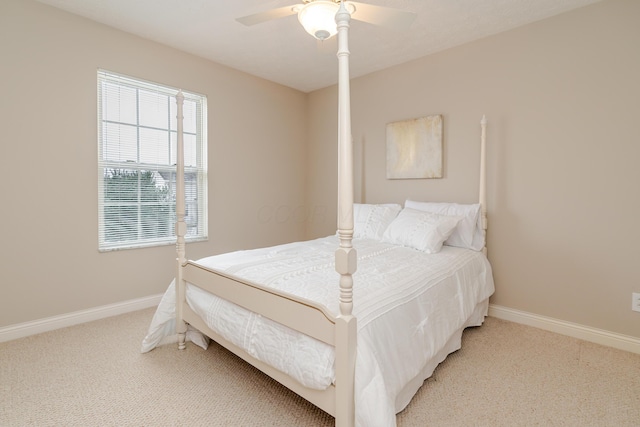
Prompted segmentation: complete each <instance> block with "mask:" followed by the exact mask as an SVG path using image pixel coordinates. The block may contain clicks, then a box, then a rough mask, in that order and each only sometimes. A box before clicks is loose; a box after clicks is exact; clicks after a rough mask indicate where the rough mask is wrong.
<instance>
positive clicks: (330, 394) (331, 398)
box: [184, 306, 336, 416]
mask: <svg viewBox="0 0 640 427" xmlns="http://www.w3.org/2000/svg"><path fill="white" fill-rule="evenodd" d="M184 319H185V320H186V321H187V322H188V323H189V324H190V325H191V326H193V327H194V328H196V329H198V330H199V331H200V332H202V333H204V334H205V335H206V336H208V337H209V338H211V339H212V340H214V341H215V342H217V343H218V344H220V345H222V346H223V347H225V348H226V349H227V350H229V351H231V352H233V353H234V354H236V355H237V356H239V357H241V358H242V359H244V360H245V361H246V362H248V363H250V364H251V365H253V366H254V367H256V368H258V369H260V370H261V371H262V372H264V373H265V374H267V375H269V376H270V377H271V378H273V379H274V380H276V381H278V382H279V383H280V384H282V385H284V386H285V387H287V388H288V389H290V390H291V391H293V392H294V393H296V394H298V395H299V396H301V397H303V398H305V399H307V400H308V401H309V402H311V403H313V404H314V405H315V406H317V407H318V408H320V409H322V410H323V411H325V412H327V413H328V414H330V415H333V416H335V414H336V387H335V385H331V386H329V387H328V388H327V389H325V390H315V389H311V388H308V387H305V386H303V385H302V384H300V383H299V382H298V381H296V380H294V379H293V378H292V377H290V376H289V375H287V374H285V373H283V372H281V371H279V370H277V369H275V368H273V367H271V366H270V365H267V364H266V363H264V362H262V361H261V360H258V359H256V358H255V357H253V356H251V355H250V354H249V353H247V352H246V351H245V350H243V349H242V348H240V347H238V346H236V345H235V344H233V343H231V342H229V341H227V340H226V339H224V338H223V337H222V336H220V335H218V334H217V333H216V332H214V331H213V330H212V329H210V328H209V327H208V326H207V325H206V324H205V322H204V321H203V320H202V318H200V317H199V316H198V315H197V314H196V313H195V312H193V310H191V308H190V307H189V306H186V307H185V309H184Z"/></svg>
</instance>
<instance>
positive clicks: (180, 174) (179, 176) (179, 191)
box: [176, 91, 187, 350]
mask: <svg viewBox="0 0 640 427" xmlns="http://www.w3.org/2000/svg"><path fill="white" fill-rule="evenodd" d="M176 104H177V114H176V119H177V124H178V129H177V144H176V151H177V152H176V253H177V258H176V333H177V334H178V348H179V349H180V350H184V348H185V340H186V334H187V324H186V323H185V322H184V321H183V319H182V317H183V307H184V305H185V303H186V301H185V291H186V283H185V281H184V278H183V277H182V276H183V269H182V266H183V265H184V263H185V262H186V246H185V238H184V236H185V234H186V232H187V224H186V223H185V221H184V216H185V201H184V197H185V188H184V133H183V119H184V116H183V112H182V109H183V105H184V95H183V94H182V91H180V92H178V94H177V95H176Z"/></svg>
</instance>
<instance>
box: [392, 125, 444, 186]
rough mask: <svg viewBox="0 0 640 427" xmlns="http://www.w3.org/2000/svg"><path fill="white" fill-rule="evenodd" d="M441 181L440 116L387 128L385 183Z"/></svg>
mask: <svg viewBox="0 0 640 427" xmlns="http://www.w3.org/2000/svg"><path fill="white" fill-rule="evenodd" d="M415 178H442V115H440V114H438V115H433V116H427V117H420V118H417V119H411V120H403V121H399V122H393V123H389V124H387V179H415Z"/></svg>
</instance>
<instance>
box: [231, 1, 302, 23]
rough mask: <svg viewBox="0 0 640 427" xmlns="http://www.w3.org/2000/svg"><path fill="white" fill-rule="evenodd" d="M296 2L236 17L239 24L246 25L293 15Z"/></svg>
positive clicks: (295, 11)
mask: <svg viewBox="0 0 640 427" xmlns="http://www.w3.org/2000/svg"><path fill="white" fill-rule="evenodd" d="M297 6H299V5H297V4H292V5H291V6H284V7H279V8H277V9H271V10H266V11H264V12H258V13H254V14H253V15H247V16H243V17H242V18H236V21H238V22H239V23H241V24H244V25H246V26H251V25H256V24H262V23H263V22H267V21H271V20H272V19H278V18H284V17H285V16H289V15H294V14H295V13H297V10H296V7H297Z"/></svg>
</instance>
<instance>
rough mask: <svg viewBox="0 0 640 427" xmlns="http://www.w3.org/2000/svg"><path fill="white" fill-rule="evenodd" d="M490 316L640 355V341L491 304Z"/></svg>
mask: <svg viewBox="0 0 640 427" xmlns="http://www.w3.org/2000/svg"><path fill="white" fill-rule="evenodd" d="M489 316H491V317H496V318H498V319H503V320H509V321H511V322H515V323H521V324H523V325H527V326H533V327H535V328H539V329H544V330H545V331H551V332H555V333H558V334H561V335H567V336H570V337H573V338H578V339H581V340H585V341H589V342H593V343H596V344H602V345H606V346H609V347H613V348H617V349H620V350H625V351H630V352H632V353H638V354H640V339H638V338H635V337H631V336H628V335H622V334H616V333H614V332H609V331H604V330H602V329H596V328H591V327H589V326H584V325H579V324H577V323H571V322H565V321H564V320H558V319H553V318H551V317H545V316H540V315H537V314H533V313H527V312H525V311H520V310H514V309H512V308H507V307H502V306H499V305H494V304H489Z"/></svg>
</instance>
